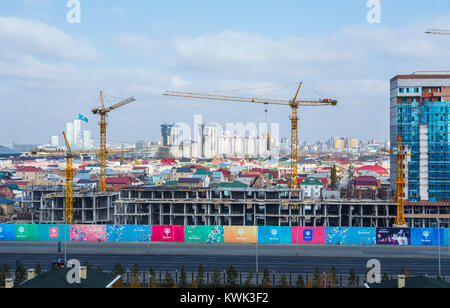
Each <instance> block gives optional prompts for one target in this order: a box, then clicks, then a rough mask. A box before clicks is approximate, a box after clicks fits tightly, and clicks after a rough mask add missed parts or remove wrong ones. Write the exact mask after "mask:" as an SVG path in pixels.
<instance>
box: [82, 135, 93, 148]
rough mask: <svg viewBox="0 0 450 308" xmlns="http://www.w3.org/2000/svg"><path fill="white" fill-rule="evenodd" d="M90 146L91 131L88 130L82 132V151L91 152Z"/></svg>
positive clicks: (91, 141) (91, 142)
mask: <svg viewBox="0 0 450 308" xmlns="http://www.w3.org/2000/svg"><path fill="white" fill-rule="evenodd" d="M92 144H93V140H92V137H91V131H90V130H85V131H83V150H91V149H92Z"/></svg>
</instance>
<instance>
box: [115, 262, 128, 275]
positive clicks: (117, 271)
mask: <svg viewBox="0 0 450 308" xmlns="http://www.w3.org/2000/svg"><path fill="white" fill-rule="evenodd" d="M113 274H114V275H121V276H123V275H124V274H125V269H124V268H123V267H122V265H121V264H120V263H119V262H117V263H116V265H114V267H113Z"/></svg>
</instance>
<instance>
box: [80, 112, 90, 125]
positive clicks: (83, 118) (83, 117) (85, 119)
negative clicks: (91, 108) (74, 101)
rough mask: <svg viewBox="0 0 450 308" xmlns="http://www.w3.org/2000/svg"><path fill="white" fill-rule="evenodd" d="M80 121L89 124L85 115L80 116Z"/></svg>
mask: <svg viewBox="0 0 450 308" xmlns="http://www.w3.org/2000/svg"><path fill="white" fill-rule="evenodd" d="M78 119H80V120H81V121H84V122H86V123H89V120H88V118H86V117H85V116H83V115H81V114H78Z"/></svg>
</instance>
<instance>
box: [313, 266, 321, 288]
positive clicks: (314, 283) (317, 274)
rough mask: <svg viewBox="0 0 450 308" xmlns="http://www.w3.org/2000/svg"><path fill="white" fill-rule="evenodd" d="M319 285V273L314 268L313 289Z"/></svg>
mask: <svg viewBox="0 0 450 308" xmlns="http://www.w3.org/2000/svg"><path fill="white" fill-rule="evenodd" d="M320 284H321V278H320V273H319V269H318V268H317V267H316V269H315V271H314V276H313V288H315V289H317V288H319V287H320Z"/></svg>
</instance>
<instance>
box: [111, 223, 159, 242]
mask: <svg viewBox="0 0 450 308" xmlns="http://www.w3.org/2000/svg"><path fill="white" fill-rule="evenodd" d="M150 235H151V228H149V226H144V225H142V226H141V225H107V226H106V241H107V242H147V241H148V240H149V238H150Z"/></svg>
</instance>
